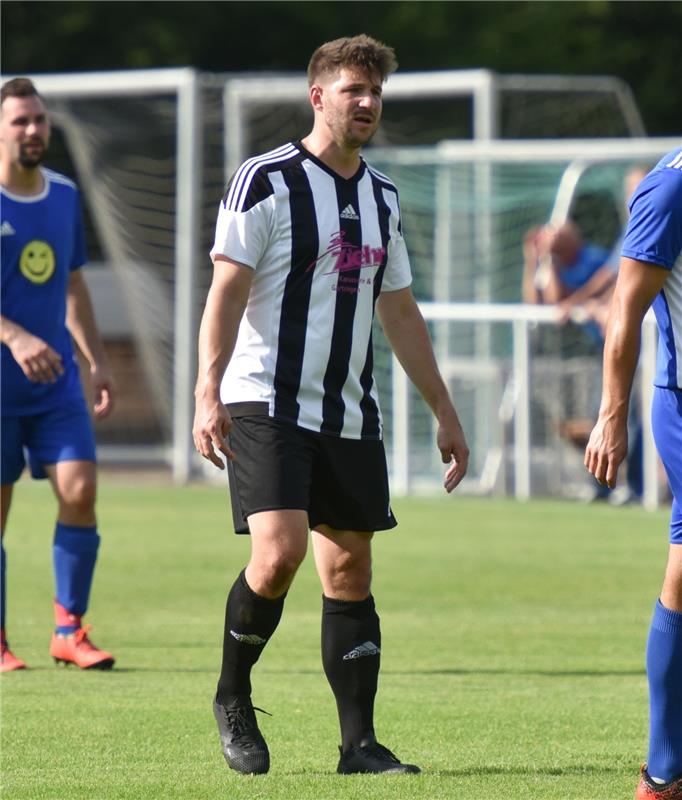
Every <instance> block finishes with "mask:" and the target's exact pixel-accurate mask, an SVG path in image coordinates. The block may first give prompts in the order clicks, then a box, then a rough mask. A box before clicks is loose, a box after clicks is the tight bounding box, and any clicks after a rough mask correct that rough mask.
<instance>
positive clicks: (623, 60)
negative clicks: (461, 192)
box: [2, 0, 682, 135]
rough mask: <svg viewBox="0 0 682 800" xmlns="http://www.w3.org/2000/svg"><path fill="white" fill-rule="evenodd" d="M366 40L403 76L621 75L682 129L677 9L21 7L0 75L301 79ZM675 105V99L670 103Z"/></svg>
mask: <svg viewBox="0 0 682 800" xmlns="http://www.w3.org/2000/svg"><path fill="white" fill-rule="evenodd" d="M361 31H364V32H366V33H369V34H371V35H373V36H376V37H377V38H379V39H382V40H384V41H386V42H387V43H389V44H391V45H392V46H394V47H395V49H396V51H397V53H398V57H399V60H400V62H401V66H402V67H403V68H404V69H413V70H428V69H443V68H456V69H460V68H472V67H487V68H489V69H493V70H497V71H499V72H527V73H536V74H543V73H554V74H576V75H580V74H601V75H616V76H618V77H620V78H622V79H624V80H625V81H626V82H627V83H628V84H629V85H630V86H631V87H632V88H633V90H634V93H635V96H636V98H637V101H638V104H639V106H640V109H641V111H642V114H643V117H644V120H645V123H646V125H647V129H648V131H649V133H651V134H657V135H663V134H676V133H679V132H680V129H681V128H682V124H681V119H680V118H681V114H680V97H679V60H680V52H681V51H680V35H681V34H680V32H681V31H682V3H680V2H646V0H644V1H643V2H639V1H635V2H609V1H607V0H592V1H591V2H549V1H545V2H425V1H424V0H411V2H340V1H333V2H332V1H330V2H300V1H299V2H253V1H252V2H200V1H197V2H166V3H160V2H93V1H92V0H88V1H86V2H42V1H41V2H25V1H24V0H16V1H12V0H6V2H4V3H3V4H2V54H3V64H2V66H3V72H4V73H26V72H32V73H36V72H54V71H64V72H66V71H69V72H70V71H80V70H103V69H128V68H138V69H139V68H145V67H171V66H181V65H182V66H187V65H191V66H195V67H198V68H201V69H205V70H210V71H215V72H228V71H229V72H233V71H253V70H288V71H300V70H302V69H304V68H305V66H306V63H307V60H308V57H309V56H310V53H311V52H312V50H313V49H314V48H315V47H316V46H317V45H318V44H319V43H321V42H322V41H325V40H328V39H332V38H336V37H337V36H344V35H349V34H354V33H358V32H361ZM676 94H677V96H676Z"/></svg>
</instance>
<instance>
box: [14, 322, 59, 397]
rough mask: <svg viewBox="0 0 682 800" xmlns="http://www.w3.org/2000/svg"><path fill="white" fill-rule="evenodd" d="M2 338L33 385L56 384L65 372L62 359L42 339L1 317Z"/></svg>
mask: <svg viewBox="0 0 682 800" xmlns="http://www.w3.org/2000/svg"><path fill="white" fill-rule="evenodd" d="M0 338H1V339H2V343H3V344H4V345H6V346H7V347H8V348H9V350H10V352H11V353H12V357H13V358H14V360H15V361H16V362H17V364H19V366H20V367H21V371H22V372H23V373H24V375H25V376H26V377H27V378H28V379H29V380H30V381H32V382H33V383H54V382H55V381H56V380H57V378H59V376H60V375H62V374H63V372H64V366H63V364H62V357H61V356H60V355H59V353H57V352H56V351H55V350H53V349H52V348H51V347H50V345H49V344H47V342H45V341H43V340H42V339H41V338H40V337H38V336H34V335H33V334H32V333H30V332H29V331H27V330H26V328H23V327H22V326H21V325H17V323H16V322H12V320H10V319H7V317H4V316H0Z"/></svg>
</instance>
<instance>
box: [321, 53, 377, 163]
mask: <svg viewBox="0 0 682 800" xmlns="http://www.w3.org/2000/svg"><path fill="white" fill-rule="evenodd" d="M381 108H382V102H381V78H380V77H379V76H377V75H368V74H367V73H366V72H363V71H362V70H359V69H349V68H343V69H342V70H340V72H339V73H338V74H337V75H336V76H335V77H334V78H333V79H332V81H331V82H330V83H329V84H328V85H327V86H326V87H325V104H324V118H325V122H326V124H327V126H328V128H329V129H330V131H331V132H332V135H333V137H334V139H335V141H336V142H337V143H339V144H342V145H343V146H345V147H351V148H356V147H362V146H363V145H364V144H367V142H369V140H370V139H371V138H372V136H374V134H375V133H376V130H377V128H378V127H379V121H380V119H381Z"/></svg>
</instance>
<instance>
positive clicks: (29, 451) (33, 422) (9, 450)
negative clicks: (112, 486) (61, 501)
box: [0, 398, 96, 486]
mask: <svg viewBox="0 0 682 800" xmlns="http://www.w3.org/2000/svg"><path fill="white" fill-rule="evenodd" d="M1 434H2V464H1V465H0V469H1V472H2V476H1V482H2V484H3V486H4V485H5V484H8V483H14V482H15V481H17V480H19V477H20V475H21V473H22V472H23V469H24V467H25V466H26V455H28V462H29V465H30V468H31V475H33V477H34V478H47V474H46V473H45V470H44V469H43V465H44V464H56V463H57V462H59V461H95V460H96V456H95V434H94V431H93V429H92V421H91V419H90V414H89V413H88V409H87V407H86V405H85V401H84V400H83V399H82V398H80V399H75V400H74V401H73V402H72V403H71V404H70V405H69V406H58V407H57V408H53V409H50V410H49V411H44V412H43V413H41V414H33V415H31V416H19V417H14V416H3V417H2V431H1ZM24 450H26V454H25V453H24Z"/></svg>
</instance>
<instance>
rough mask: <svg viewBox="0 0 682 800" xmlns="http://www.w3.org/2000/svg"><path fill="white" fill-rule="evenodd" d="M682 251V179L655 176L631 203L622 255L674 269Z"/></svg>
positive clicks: (671, 174)
mask: <svg viewBox="0 0 682 800" xmlns="http://www.w3.org/2000/svg"><path fill="white" fill-rule="evenodd" d="M680 251H682V175H680V174H678V173H677V172H675V171H673V170H659V171H657V172H652V173H650V174H649V175H647V177H646V178H645V179H644V180H643V181H642V182H641V183H640V185H639V186H638V188H637V191H636V192H635V194H634V196H633V198H632V200H631V201H630V220H629V222H628V226H627V229H626V231H625V239H624V240H623V250H622V255H623V256H625V257H626V258H633V259H635V260H636V261H644V262H646V263H650V264H657V265H658V266H660V267H665V268H666V269H672V268H673V266H674V265H675V262H676V261H677V258H678V256H679V255H680Z"/></svg>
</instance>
